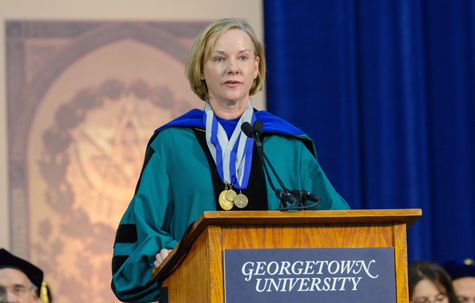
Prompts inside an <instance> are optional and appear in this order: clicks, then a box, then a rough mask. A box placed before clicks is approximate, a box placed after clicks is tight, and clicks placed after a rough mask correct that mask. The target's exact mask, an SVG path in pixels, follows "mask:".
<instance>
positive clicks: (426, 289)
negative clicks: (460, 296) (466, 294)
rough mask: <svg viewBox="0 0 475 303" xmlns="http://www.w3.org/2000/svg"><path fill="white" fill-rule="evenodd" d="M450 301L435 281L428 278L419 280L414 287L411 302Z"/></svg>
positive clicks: (444, 302) (440, 302)
mask: <svg viewBox="0 0 475 303" xmlns="http://www.w3.org/2000/svg"><path fill="white" fill-rule="evenodd" d="M428 302H431V303H432V302H434V303H448V302H449V299H448V298H447V296H446V294H445V293H442V292H440V290H439V289H438V288H437V286H436V285H435V283H434V282H432V281H431V280H428V279H424V280H421V281H419V283H417V284H416V287H414V290H413V291H412V296H411V303H428Z"/></svg>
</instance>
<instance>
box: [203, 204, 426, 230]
mask: <svg viewBox="0 0 475 303" xmlns="http://www.w3.org/2000/svg"><path fill="white" fill-rule="evenodd" d="M421 216H422V210H421V209H420V208H411V209H361V210H307V211H280V210H265V211H207V212H204V213H203V214H201V216H200V217H199V218H198V220H196V222H195V226H197V225H199V224H202V223H203V224H205V225H213V224H221V225H240V224H242V225H269V224H270V225H274V224H312V223H313V224H326V223H336V224H345V223H347V224H351V223H406V225H407V229H409V228H410V227H411V226H412V225H413V224H414V223H415V222H416V221H417V220H418V219H419V218H420V217H421Z"/></svg>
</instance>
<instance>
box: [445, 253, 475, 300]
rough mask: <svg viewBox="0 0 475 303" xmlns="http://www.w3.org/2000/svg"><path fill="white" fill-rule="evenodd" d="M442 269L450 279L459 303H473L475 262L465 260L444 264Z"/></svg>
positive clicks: (474, 294) (474, 296) (474, 298)
mask: <svg viewBox="0 0 475 303" xmlns="http://www.w3.org/2000/svg"><path fill="white" fill-rule="evenodd" d="M444 268H445V269H446V270H447V272H448V273H449V275H450V277H451V278H452V285H453V286H454V291H455V295H456V296H457V299H458V300H459V301H460V303H475V262H474V261H473V259H470V258H469V259H465V260H463V261H462V262H457V261H450V262H447V263H444Z"/></svg>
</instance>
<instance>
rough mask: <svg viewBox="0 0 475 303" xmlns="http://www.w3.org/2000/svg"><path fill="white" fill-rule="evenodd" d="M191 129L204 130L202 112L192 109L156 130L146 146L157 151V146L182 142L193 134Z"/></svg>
mask: <svg viewBox="0 0 475 303" xmlns="http://www.w3.org/2000/svg"><path fill="white" fill-rule="evenodd" d="M193 128H197V129H204V124H203V111H201V110H199V109H193V110H191V111H189V112H187V113H186V114H184V115H182V116H180V117H178V118H176V119H174V120H172V121H170V122H168V123H166V124H164V125H162V126H160V127H159V128H157V129H156V130H155V131H154V133H153V135H152V137H151V138H150V140H149V143H148V146H152V148H153V149H157V147H158V146H159V145H169V144H170V143H172V142H173V141H175V140H182V139H183V138H186V137H189V136H190V134H193ZM182 143H183V142H182Z"/></svg>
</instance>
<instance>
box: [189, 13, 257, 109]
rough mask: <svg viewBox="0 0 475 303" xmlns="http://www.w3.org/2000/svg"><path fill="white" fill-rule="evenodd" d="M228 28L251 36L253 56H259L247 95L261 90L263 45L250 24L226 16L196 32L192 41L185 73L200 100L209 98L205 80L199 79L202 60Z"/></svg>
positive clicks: (208, 54)
mask: <svg viewBox="0 0 475 303" xmlns="http://www.w3.org/2000/svg"><path fill="white" fill-rule="evenodd" d="M230 29H240V30H242V31H243V32H245V33H246V34H248V35H249V38H251V41H252V45H253V50H254V56H255V58H259V64H258V67H257V78H256V79H255V81H254V83H253V84H252V87H251V89H250V90H249V95H250V96H252V95H254V94H255V93H257V92H258V91H260V90H262V85H263V84H264V81H265V78H266V60H265V55H264V47H263V46H262V44H261V42H260V41H259V40H258V39H257V37H256V34H255V33H254V30H253V29H252V27H251V26H250V25H248V24H246V23H243V22H241V21H239V20H237V19H234V18H226V19H221V20H218V21H215V22H213V23H211V24H210V25H208V26H207V27H206V28H205V29H203V30H202V31H201V32H200V33H199V34H198V36H197V37H196V38H195V41H194V42H193V46H192V48H191V53H190V57H189V59H188V63H187V65H186V74H187V76H188V81H189V82H190V87H191V90H192V91H193V92H194V93H195V94H196V95H198V97H200V99H202V100H206V99H208V98H209V94H208V87H207V86H206V82H205V81H202V80H201V73H202V71H203V65H204V62H206V61H207V60H208V59H209V57H210V55H211V52H212V51H213V49H214V47H215V45H216V41H218V39H219V38H220V37H221V36H222V35H223V34H224V33H225V32H227V31H228V30H230ZM208 43H211V44H210V48H209V51H208V53H206V46H207V44H208Z"/></svg>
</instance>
